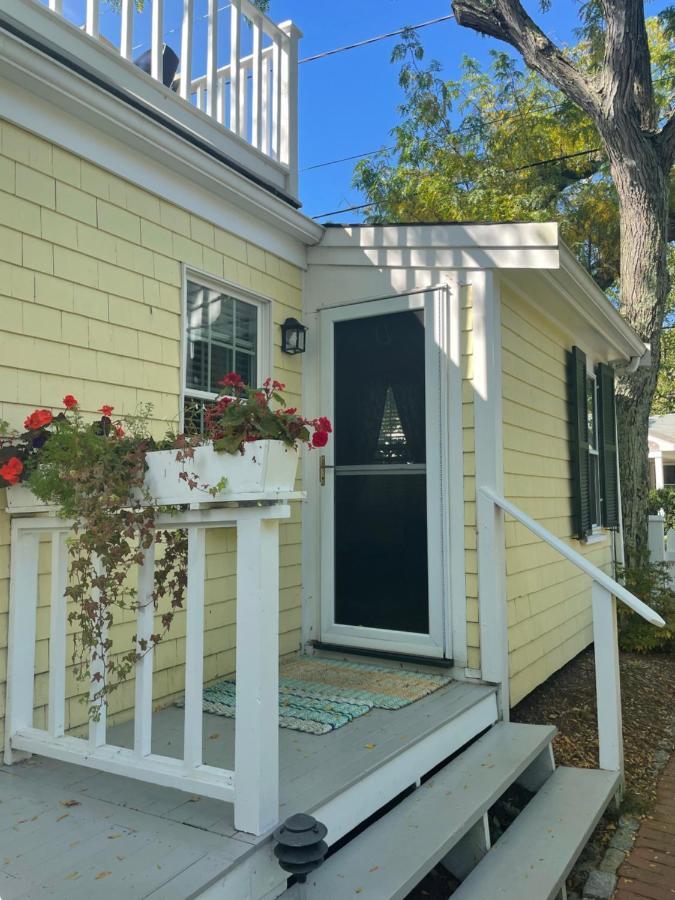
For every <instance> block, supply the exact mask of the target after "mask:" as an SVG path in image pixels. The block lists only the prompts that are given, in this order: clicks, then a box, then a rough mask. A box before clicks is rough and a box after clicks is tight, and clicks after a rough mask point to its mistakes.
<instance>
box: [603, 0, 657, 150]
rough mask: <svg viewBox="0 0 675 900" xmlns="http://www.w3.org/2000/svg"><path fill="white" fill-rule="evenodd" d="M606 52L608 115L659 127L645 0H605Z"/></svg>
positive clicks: (605, 101)
mask: <svg viewBox="0 0 675 900" xmlns="http://www.w3.org/2000/svg"><path fill="white" fill-rule="evenodd" d="M602 9H603V14H604V17H605V23H606V30H605V53H604V63H603V68H602V75H601V79H602V104H603V107H604V109H605V113H606V115H607V116H608V117H610V116H612V115H613V116H615V117H617V118H624V119H625V118H626V117H629V118H630V119H634V118H637V119H638V121H639V122H640V127H641V129H642V130H643V131H648V132H649V131H651V132H653V131H655V130H656V107H655V104H654V90H653V85H652V73H651V65H650V54H649V41H648V38H647V28H646V26H645V11H644V0H602Z"/></svg>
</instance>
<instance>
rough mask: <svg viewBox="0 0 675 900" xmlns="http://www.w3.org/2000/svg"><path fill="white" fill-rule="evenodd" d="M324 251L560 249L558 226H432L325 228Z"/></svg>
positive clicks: (540, 223)
mask: <svg viewBox="0 0 675 900" xmlns="http://www.w3.org/2000/svg"><path fill="white" fill-rule="evenodd" d="M321 246H322V247H345V248H347V247H348V248H397V249H401V248H432V247H439V248H443V249H447V248H448V247H461V248H466V247H469V248H471V247H473V248H476V249H481V250H487V249H491V248H507V247H508V248H512V249H518V248H523V249H526V248H541V249H546V248H552V249H557V247H558V225H557V223H556V222H514V223H508V224H504V223H494V224H486V225H483V224H471V223H466V224H448V225H444V224H442V223H439V224H429V225H422V224H420V225H359V226H352V225H345V226H343V227H342V228H335V227H330V228H326V234H325V237H324V238H323V240H322V242H321Z"/></svg>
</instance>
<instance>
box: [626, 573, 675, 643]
mask: <svg viewBox="0 0 675 900" xmlns="http://www.w3.org/2000/svg"><path fill="white" fill-rule="evenodd" d="M617 578H618V580H619V581H620V582H621V584H623V585H624V586H625V587H626V588H627V589H628V590H629V591H630V592H631V594H635V596H636V597H639V598H640V600H642V601H643V603H646V604H647V606H651V608H652V609H653V610H654V611H655V612H657V613H658V614H659V615H660V616H661V617H662V618H663V619H665V621H666V625H665V627H664V628H656V626H654V625H650V624H649V622H646V621H645V620H644V619H643V618H642V616H639V615H638V614H637V613H635V612H633V610H632V609H629V608H628V607H627V606H626V605H625V604H623V603H621V602H619V603H618V604H617V607H618V608H617V616H618V620H619V646H620V647H621V649H622V650H629V651H633V652H634V653H649V652H650V651H659V652H662V653H663V652H666V653H673V652H675V591H674V590H673V588H672V587H671V586H670V566H669V565H668V563H665V562H657V563H653V562H648V561H647V560H643V561H641V562H639V563H637V564H635V565H632V566H631V567H630V568H623V567H622V566H617Z"/></svg>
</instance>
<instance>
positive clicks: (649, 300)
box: [606, 129, 669, 565]
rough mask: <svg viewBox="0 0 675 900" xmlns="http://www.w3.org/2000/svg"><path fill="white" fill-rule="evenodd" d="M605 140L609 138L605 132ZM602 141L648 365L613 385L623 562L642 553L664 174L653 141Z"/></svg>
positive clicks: (628, 294)
mask: <svg viewBox="0 0 675 900" xmlns="http://www.w3.org/2000/svg"><path fill="white" fill-rule="evenodd" d="M606 137H607V136H606ZM614 138H615V140H613V141H612V140H607V145H608V147H607V149H608V152H609V158H610V165H611V169H612V177H613V179H614V184H615V186H616V189H617V192H618V195H619V205H620V222H621V300H620V309H621V313H622V315H623V316H624V318H625V319H626V321H627V322H628V323H629V324H630V325H631V326H632V327H633V329H634V330H635V331H636V332H637V334H638V335H639V336H640V337H641V338H642V340H643V341H645V343H647V344H650V346H651V362H650V364H649V365H648V366H640V367H639V368H638V369H637V371H635V372H634V373H632V374H628V373H627V374H624V375H623V376H622V377H621V378H620V379H619V383H618V385H617V419H618V439H619V441H618V443H619V463H620V473H621V502H622V513H623V527H624V545H625V550H626V563H627V564H628V565H630V564H633V563H636V562H638V561H639V560H640V559H641V558H644V555H645V554H646V552H647V523H648V510H647V500H648V494H649V461H648V455H647V440H648V429H649V413H650V408H651V402H652V397H653V395H654V390H655V388H656V379H657V374H658V368H659V359H660V334H661V326H662V324H663V318H664V315H665V309H666V301H667V297H668V290H669V279H668V266H667V259H666V248H667V226H668V176H667V173H666V172H664V169H663V165H662V163H661V160H660V159H659V156H658V153H657V151H656V148H655V146H654V143H653V141H651V140H650V139H649V138H646V137H645V136H644V135H640V136H639V137H638V136H637V135H636V134H633V140H630V139H629V138H630V129H626V130H622V134H621V135H619V136H617V135H614Z"/></svg>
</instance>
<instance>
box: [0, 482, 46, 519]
mask: <svg viewBox="0 0 675 900" xmlns="http://www.w3.org/2000/svg"><path fill="white" fill-rule="evenodd" d="M5 495H6V497H7V512H9V513H39V512H42V513H43V512H47V510H49V509H50V507H49V506H47V504H46V503H45V502H44V501H42V500H38V498H37V497H36V496H35V494H34V493H33V492H32V491H31V489H30V488H29V487H27V486H26V485H25V484H13V485H11V486H10V487H8V488H7V489H6V490H5Z"/></svg>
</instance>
